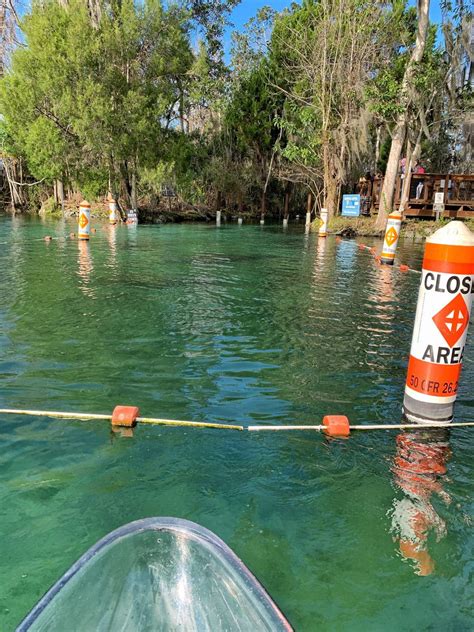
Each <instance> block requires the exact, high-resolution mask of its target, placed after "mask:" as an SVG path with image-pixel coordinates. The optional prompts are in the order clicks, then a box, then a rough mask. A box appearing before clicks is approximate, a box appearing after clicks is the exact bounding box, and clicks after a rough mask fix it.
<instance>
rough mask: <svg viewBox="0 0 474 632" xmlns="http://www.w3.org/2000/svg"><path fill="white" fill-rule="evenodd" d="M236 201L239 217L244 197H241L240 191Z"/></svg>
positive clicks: (242, 208) (242, 209)
mask: <svg viewBox="0 0 474 632" xmlns="http://www.w3.org/2000/svg"><path fill="white" fill-rule="evenodd" d="M237 199H238V208H239V215H241V214H242V213H243V211H244V196H243V195H242V191H239V192H238V194H237Z"/></svg>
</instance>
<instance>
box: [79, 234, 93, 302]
mask: <svg viewBox="0 0 474 632" xmlns="http://www.w3.org/2000/svg"><path fill="white" fill-rule="evenodd" d="M77 247H78V258H77V261H78V264H79V267H78V271H77V274H78V276H79V279H80V283H79V287H80V288H81V291H82V292H83V293H84V294H85V295H86V296H89V297H90V298H94V291H93V290H92V288H91V287H90V280H91V273H92V270H93V269H94V266H93V264H92V256H91V251H90V245H89V242H88V241H83V240H81V239H79V240H78V242H77Z"/></svg>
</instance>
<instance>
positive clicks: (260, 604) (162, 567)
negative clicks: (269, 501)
mask: <svg viewBox="0 0 474 632" xmlns="http://www.w3.org/2000/svg"><path fill="white" fill-rule="evenodd" d="M291 629H292V628H291V626H290V625H289V623H288V622H287V621H286V619H285V617H284V616H283V614H282V613H281V612H280V610H279V609H278V607H277V606H276V605H275V603H274V602H273V601H272V600H271V598H270V597H269V595H268V594H267V592H266V591H265V590H264V588H263V587H262V586H261V585H260V584H259V583H258V581H257V580H256V579H255V577H254V576H253V575H252V574H251V573H250V571H249V570H248V569H247V568H246V566H245V565H244V564H243V563H242V562H241V561H240V560H239V558H238V557H237V556H236V555H235V554H234V553H233V552H232V551H231V550H230V549H229V547H228V546H227V545H226V544H225V543H224V542H223V541H222V540H220V539H219V538H218V537H217V536H215V535H214V534H213V533H211V531H208V530H207V529H204V528H203V527H200V526H199V525H197V524H195V523H193V522H189V521H187V520H180V519H177V518H147V519H145V520H137V521H136V522H131V523H129V524H127V525H125V526H123V527H121V528H119V529H117V530H115V531H113V532H112V533H109V534H108V535H107V536H105V537H104V538H103V539H102V540H100V541H99V542H97V544H95V545H94V546H93V547H92V548H91V549H89V550H88V551H87V553H85V554H84V555H83V556H82V557H81V558H80V559H79V560H78V561H77V562H76V563H75V564H74V565H73V566H72V567H71V568H70V569H69V570H68V571H67V573H66V574H65V575H63V577H61V579H60V580H59V581H58V582H57V583H56V584H55V585H54V586H53V587H52V588H51V589H50V590H49V591H48V592H47V593H46V594H45V596H44V597H43V598H42V599H41V601H40V602H39V603H38V604H37V605H36V606H35V608H33V610H32V611H31V612H30V614H29V615H28V616H27V617H26V618H25V619H24V620H23V622H22V623H21V624H20V625H19V627H18V628H17V632H18V631H19V632H22V631H25V630H29V631H30V632H33V631H34V632H43V631H44V632H46V631H47V632H65V631H67V632H76V631H77V632H79V631H80V632H89V631H90V632H105V631H107V632H148V631H150V632H151V631H153V632H157V631H171V630H173V631H176V630H182V631H185V632H208V631H209V632H220V631H229V632H234V631H237V630H238V631H241V632H243V631H245V632H250V631H252V632H253V631H265V630H272V631H280V630H281V631H283V630H285V631H288V630H291Z"/></svg>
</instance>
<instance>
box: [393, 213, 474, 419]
mask: <svg viewBox="0 0 474 632" xmlns="http://www.w3.org/2000/svg"><path fill="white" fill-rule="evenodd" d="M473 291H474V233H472V232H471V231H470V230H469V229H468V228H467V226H466V225H465V224H463V222H458V221H453V222H450V223H449V224H447V225H446V226H444V227H443V228H440V229H439V230H437V231H436V232H435V233H434V234H433V235H432V236H431V237H429V238H428V239H427V240H426V248H425V255H424V259H423V269H422V276H421V285H420V291H419V296H418V305H417V308H416V317H415V325H414V330H413V339H412V343H411V351H410V360H409V363H408V371H407V379H406V385H405V397H404V400H403V410H404V413H405V415H406V417H407V418H408V419H409V420H410V421H414V422H418V423H423V422H429V421H437V422H446V423H449V422H450V421H451V420H452V417H453V408H454V402H455V401H456V394H457V391H458V386H459V378H460V374H461V368H462V360H463V354H464V346H465V343H466V337H467V331H468V327H469V318H470V313H471V305H472V294H473Z"/></svg>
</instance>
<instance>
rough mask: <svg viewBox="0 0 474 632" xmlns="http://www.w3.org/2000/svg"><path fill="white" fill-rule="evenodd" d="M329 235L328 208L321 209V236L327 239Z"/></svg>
mask: <svg viewBox="0 0 474 632" xmlns="http://www.w3.org/2000/svg"><path fill="white" fill-rule="evenodd" d="M327 234H328V211H327V209H326V208H322V209H321V226H320V227H319V236H320V237H327Z"/></svg>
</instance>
